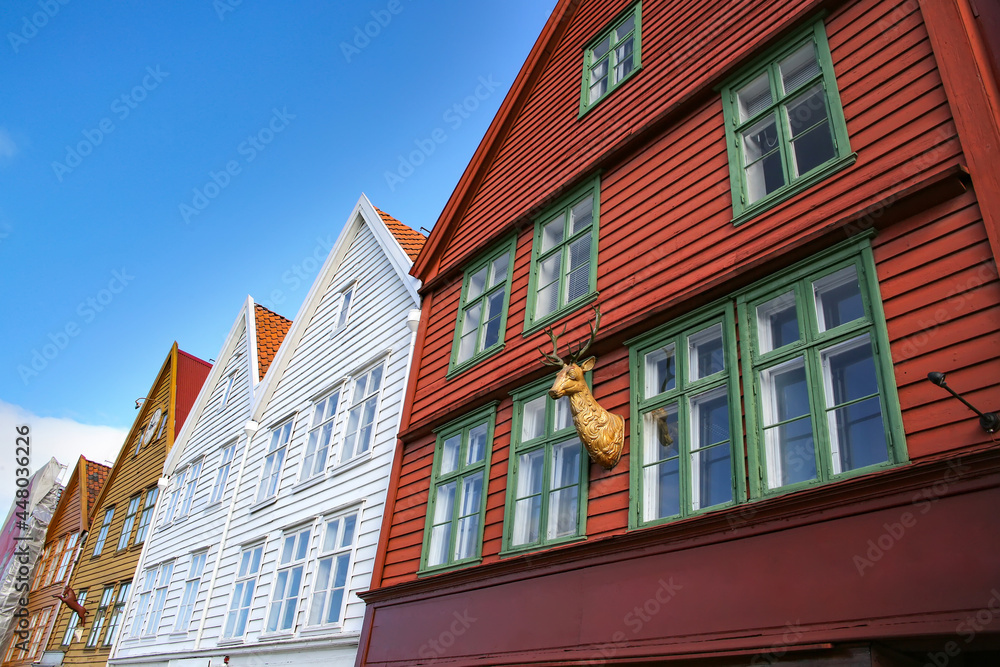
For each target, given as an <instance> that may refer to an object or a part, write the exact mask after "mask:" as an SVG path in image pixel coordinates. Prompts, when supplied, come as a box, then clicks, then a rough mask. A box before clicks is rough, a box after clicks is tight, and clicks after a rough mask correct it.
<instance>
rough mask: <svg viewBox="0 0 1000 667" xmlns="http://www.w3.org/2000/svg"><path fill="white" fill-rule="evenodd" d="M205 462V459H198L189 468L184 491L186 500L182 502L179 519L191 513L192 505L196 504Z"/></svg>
mask: <svg viewBox="0 0 1000 667" xmlns="http://www.w3.org/2000/svg"><path fill="white" fill-rule="evenodd" d="M204 462H205V461H204V459H198V460H197V461H195V462H194V463H192V464H191V465H189V466H188V478H187V482H185V486H184V490H183V496H184V499H183V500H181V511H180V513H179V514H178V515H177V518H178V519H180V518H182V517H186V516H187V515H188V514H190V513H191V504H192V503H193V502H194V494H195V493H197V491H198V480H199V479H200V478H201V467H202V464H204Z"/></svg>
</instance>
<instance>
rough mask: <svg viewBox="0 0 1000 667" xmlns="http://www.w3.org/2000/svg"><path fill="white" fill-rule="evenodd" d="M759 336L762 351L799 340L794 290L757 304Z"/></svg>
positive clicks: (775, 348)
mask: <svg viewBox="0 0 1000 667" xmlns="http://www.w3.org/2000/svg"><path fill="white" fill-rule="evenodd" d="M757 336H758V338H759V344H760V351H761V353H764V352H770V351H771V350H777V349H778V348H779V347H784V346H785V345H788V344H789V343H794V342H795V341H797V340H799V318H798V314H797V312H796V308H795V293H794V292H786V293H785V294H782V295H781V296H778V297H775V298H773V299H771V300H770V301H765V302H764V303H762V304H760V305H759V306H757Z"/></svg>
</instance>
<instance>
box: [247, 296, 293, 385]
mask: <svg viewBox="0 0 1000 667" xmlns="http://www.w3.org/2000/svg"><path fill="white" fill-rule="evenodd" d="M254 322H255V324H256V327H257V368H258V371H259V373H260V375H258V377H259V378H263V377H264V374H265V373H267V369H268V367H269V366H270V365H271V362H272V361H274V355H276V354H277V353H278V348H279V347H281V341H283V340H284V339H285V334H287V333H288V329H289V328H290V327H291V326H292V321H291V320H289V319H287V318H284V317H282V316H281V315H279V314H278V313H276V312H274V311H272V310H268V309H267V308H265V307H264V306H262V305H260V304H259V303H255V304H254Z"/></svg>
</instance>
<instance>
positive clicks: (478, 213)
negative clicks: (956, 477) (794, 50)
mask: <svg viewBox="0 0 1000 667" xmlns="http://www.w3.org/2000/svg"><path fill="white" fill-rule="evenodd" d="M716 4H719V3H716ZM726 4H727V7H728V9H727V10H726V11H720V10H719V7H718V6H713V5H712V4H711V3H706V4H701V5H691V4H690V3H679V2H655V1H650V2H645V3H643V47H642V55H643V70H644V71H643V72H641V73H640V74H638V75H636V76H635V77H634V79H633V80H632V81H630V82H628V83H627V84H625V85H623V86H622V88H621V89H619V90H618V91H616V92H614V93H613V94H612V96H611V97H609V99H608V100H607V101H605V102H603V103H602V104H601V105H599V106H598V107H596V108H595V109H593V110H592V111H590V112H589V113H588V114H587V115H586V116H584V117H583V119H578V118H577V105H578V102H579V86H580V78H579V66H580V53H581V49H582V45H583V44H584V43H585V42H586V41H587V40H588V39H589V38H590V37H592V36H593V35H594V34H596V33H597V32H599V31H600V29H601V28H602V27H604V26H605V25H607V23H608V22H609V21H610V20H611V18H612V17H613V16H614V15H615V14H616V13H617V12H618V11H619V10H620V9H621V8H622V7H623V6H624V5H622V3H612V2H598V1H597V0H593V1H589V2H583V3H582V5H581V6H580V8H579V9H578V10H577V11H576V12H575V13H574V14H573V15H572V19H571V23H570V26H569V27H568V28H567V30H566V32H565V34H564V35H563V38H562V40H561V41H560V42H559V43H558V44H557V45H555V46H554V51H553V54H552V56H551V58H550V59H549V60H548V61H546V62H544V63H543V71H542V72H541V74H540V75H539V77H538V80H537V82H536V83H535V86H534V87H533V88H532V90H531V91H530V92H529V93H528V94H527V95H526V101H525V102H524V106H523V108H522V109H521V111H520V113H519V114H518V115H517V117H516V118H515V119H513V121H512V124H511V129H510V131H509V132H508V133H507V135H506V136H504V137H503V139H502V142H501V145H500V147H499V148H498V152H497V154H496V156H495V158H494V159H493V161H492V162H491V163H490V164H489V165H488V166H487V167H486V168H485V171H486V173H485V175H484V176H483V180H482V183H481V185H480V187H479V188H478V190H477V191H476V192H475V194H474V196H473V197H472V200H471V203H470V204H469V205H468V208H467V209H465V210H464V211H463V212H462V215H461V217H460V218H459V219H457V220H445V221H443V222H441V223H439V224H446V223H447V224H448V225H449V226H448V227H447V230H446V231H442V232H441V233H442V234H444V237H443V238H444V239H445V241H444V242H443V245H442V246H441V247H440V248H438V249H437V252H438V253H439V256H438V257H437V258H436V259H435V258H432V259H430V260H427V261H426V262H422V263H421V266H422V267H425V269H426V271H425V273H422V274H420V277H421V278H422V279H424V280H425V281H426V282H428V283H430V285H431V287H430V289H431V290H432V291H433V304H434V308H433V309H432V310H431V312H428V313H425V314H424V317H425V318H426V333H425V335H424V339H423V341H422V342H423V350H422V355H421V357H420V359H419V360H418V361H416V362H415V373H416V376H417V377H416V379H415V390H414V392H413V403H412V406H411V418H410V421H409V424H408V425H407V431H406V432H405V433H404V439H405V441H406V445H405V449H404V451H403V457H402V462H401V468H400V474H399V478H398V486H397V488H396V494H395V507H394V513H393V518H392V525H391V528H390V530H389V533H388V535H387V537H386V540H385V549H386V555H385V568H384V572H383V573H382V574H383V577H382V584H383V585H385V586H389V585H392V584H397V583H401V582H404V581H412V580H414V579H415V578H416V572H417V569H418V566H419V558H420V548H421V540H422V538H423V530H424V526H425V522H426V508H427V494H428V488H429V477H430V469H431V464H432V458H433V449H434V438H433V435H429V434H428V432H429V431H430V429H432V428H435V427H437V426H439V425H441V424H442V423H444V422H446V421H448V420H449V419H452V418H454V416H456V415H459V414H462V413H464V412H467V411H469V410H471V409H473V408H475V407H476V406H477V405H481V404H482V403H484V402H486V401H488V400H500V405H499V407H498V411H497V423H496V431H495V437H494V442H493V455H492V460H491V470H490V484H489V487H488V495H487V510H486V519H485V526H484V538H483V563H484V564H488V563H491V562H496V561H498V560H499V555H498V554H499V551H500V546H501V537H502V530H503V519H504V499H505V494H506V475H507V465H508V458H509V447H510V420H511V411H512V402H511V400H510V398H509V395H508V394H509V392H510V391H512V390H513V389H516V388H517V387H519V386H522V385H524V384H526V383H527V382H529V381H531V380H534V379H535V378H538V377H540V376H542V375H544V374H545V373H546V372H547V371H546V370H544V369H543V368H542V367H541V365H540V364H538V363H537V362H536V359H537V357H538V353H537V352H536V351H535V347H536V346H538V345H542V344H543V343H544V344H545V345H547V344H548V340H547V338H545V337H544V336H543V335H542V334H541V333H540V332H539V333H535V334H533V335H531V336H528V337H524V336H523V330H524V320H525V307H526V302H527V285H528V272H529V268H530V257H531V243H532V234H533V224H532V223H533V217H534V216H535V215H537V214H538V213H540V212H541V210H543V209H544V207H545V205H546V204H547V203H548V202H550V201H551V200H552V199H553V197H555V196H557V195H558V194H559V193H562V192H565V191H566V190H567V189H568V188H569V187H571V186H572V185H574V184H576V183H578V182H580V180H581V179H582V178H586V177H587V176H588V174H590V173H592V172H593V170H594V169H595V168H597V167H600V168H602V169H603V172H602V175H601V211H600V238H599V254H598V262H599V264H598V274H597V288H598V292H599V294H600V296H599V298H598V302H599V303H600V305H601V311H602V316H603V322H604V333H603V336H602V339H603V340H601V341H599V342H598V344H597V346H596V347H597V348H598V350H597V351H598V356H599V362H598V366H597V368H596V369H595V371H594V393H595V396H597V397H598V399H599V401H601V402H602V405H604V407H606V408H607V409H609V410H611V411H612V412H616V413H617V414H621V415H628V412H629V393H630V386H629V377H628V375H629V369H628V358H627V349H626V348H625V347H624V346H623V345H622V343H623V341H624V340H625V339H627V338H628V337H631V336H634V335H637V334H639V333H642V332H643V331H646V330H649V329H651V328H653V327H654V326H655V325H658V324H661V323H663V322H665V321H668V320H669V319H671V318H672V317H675V316H678V315H682V314H683V313H685V312H689V311H691V310H693V309H695V308H696V307H698V306H700V305H703V304H706V303H708V302H710V301H712V300H714V299H716V298H718V297H720V296H724V295H726V294H729V293H732V292H734V291H735V290H738V289H740V288H741V287H744V286H746V285H748V284H750V283H751V282H753V280H754V279H756V278H759V277H763V276H766V275H767V273H769V272H770V271H771V270H774V269H777V268H780V267H782V266H787V265H790V264H791V263H793V262H795V261H797V260H799V259H803V258H805V257H807V256H808V255H809V254H810V253H811V252H813V251H814V250H816V249H818V248H819V247H822V246H824V245H831V244H833V243H835V242H836V241H838V240H842V239H846V238H847V237H848V236H849V235H851V234H854V233H856V232H857V231H859V230H861V229H864V228H866V227H871V226H876V227H879V228H881V231H880V233H879V235H878V236H876V237H875V239H874V240H873V248H874V253H875V260H876V266H877V272H878V278H879V284H880V289H881V292H882V297H883V300H884V307H885V313H886V320H887V329H888V332H889V337H890V341H891V354H892V359H893V362H894V363H895V372H896V382H897V385H898V391H899V398H900V403H901V411H902V415H903V426H904V430H905V433H906V437H907V450H908V454H909V456H910V457H911V458H913V459H915V460H918V459H920V458H923V457H929V456H932V455H938V454H941V453H944V452H946V451H949V450H952V451H954V450H959V449H962V448H968V447H973V446H976V445H979V444H983V443H985V442H988V436H985V435H984V434H983V433H982V432H981V431H980V430H979V429H978V426H977V424H976V423H975V421H974V420H970V419H969V414H970V413H969V412H968V411H967V409H966V408H964V407H963V406H962V405H961V404H959V403H958V402H956V401H954V399H951V398H950V397H949V396H948V395H947V394H945V393H944V392H942V391H941V390H940V389H939V388H937V387H933V386H932V385H930V384H929V383H927V382H926V379H925V376H926V372H927V369H928V368H930V367H931V366H935V367H940V369H942V370H949V372H950V373H951V374H950V375H949V381H950V382H951V381H952V378H954V383H957V384H958V385H959V386H961V387H962V390H963V391H964V392H966V393H968V394H969V396H970V397H972V398H973V400H975V398H977V397H978V398H979V402H980V403H982V404H984V405H988V404H990V402H991V399H992V401H993V402H995V400H996V389H995V382H994V381H993V380H992V379H991V378H995V377H997V372H996V371H997V370H1000V369H998V365H1000V361H998V357H1000V351H998V346H997V345H996V334H995V332H996V330H997V328H998V325H1000V310H998V308H1000V307H998V305H997V304H998V303H1000V299H998V290H1000V284H998V281H997V278H996V265H995V258H994V257H993V255H992V253H991V250H990V246H989V238H988V235H987V233H986V229H985V227H984V224H983V221H982V216H981V214H980V212H979V209H978V205H977V200H976V196H975V194H974V193H973V192H971V191H970V192H967V193H965V194H963V195H961V196H959V197H953V198H951V199H946V200H945V201H939V200H940V197H939V198H938V199H928V202H929V205H928V206H926V207H924V208H923V209H921V210H916V211H914V212H913V214H912V215H909V217H903V218H900V215H899V214H896V215H895V217H894V218H893V219H892V221H891V223H890V221H889V219H890V218H891V217H892V215H891V213H892V211H891V209H892V207H893V206H894V205H896V204H897V203H899V202H900V201H903V199H904V198H905V197H906V196H909V194H908V193H910V192H912V191H913V189H915V188H916V189H919V188H927V187H929V186H927V185H926V184H927V183H930V182H934V181H935V179H938V178H943V177H942V176H941V175H942V174H946V173H953V172H954V170H955V169H956V168H957V167H958V166H959V165H961V164H963V161H964V158H963V153H962V147H961V145H960V142H959V139H958V136H957V132H956V127H955V124H954V122H953V120H952V116H951V111H950V107H949V103H948V100H947V98H946V95H945V90H944V87H943V85H942V81H941V75H940V73H939V71H938V69H937V65H936V61H935V54H934V53H933V51H932V48H931V44H930V41H929V39H928V34H927V29H926V26H925V25H924V23H923V18H922V15H921V13H920V11H919V9H918V8H917V4H916V3H913V2H906V1H904V0H899V1H877V0H857V1H854V2H842V3H827V7H830V8H831V9H830V12H829V14H828V15H826V16H825V18H824V24H825V26H826V32H827V36H828V39H829V42H830V47H831V53H832V58H833V64H834V69H835V72H836V74H837V85H838V89H839V92H840V96H841V99H842V102H843V108H844V114H845V118H846V122H847V129H848V134H849V136H850V141H851V147H852V149H853V150H854V151H855V152H856V153H857V155H858V159H857V162H856V164H854V165H853V166H852V167H850V168H848V169H846V170H844V171H841V172H839V173H838V174H835V175H834V176H832V177H830V178H828V179H826V180H824V181H822V182H820V183H818V184H816V185H815V186H813V187H811V188H809V189H808V190H806V191H805V192H803V193H801V194H799V195H797V196H795V197H792V198H791V199H789V200H787V201H785V202H783V203H780V204H778V205H776V206H774V207H773V208H772V209H770V210H768V211H767V212H766V213H765V214H763V215H760V216H758V217H756V218H753V219H751V220H749V221H747V222H746V223H744V224H742V225H741V226H739V227H735V228H734V226H733V224H732V206H731V195H730V183H729V164H728V160H727V151H726V145H725V130H724V125H723V112H722V102H721V100H720V99H719V94H718V93H717V92H715V91H714V90H713V89H712V86H714V85H716V84H718V83H719V82H721V81H722V80H723V79H724V78H725V76H728V75H729V74H731V73H732V72H733V71H735V70H736V69H738V68H739V67H740V65H741V63H744V62H747V61H749V60H750V59H752V58H753V57H754V54H756V53H758V52H759V51H760V50H761V47H762V45H764V43H765V42H767V43H770V42H773V39H772V37H773V35H770V36H768V35H767V34H765V32H764V31H765V30H766V29H767V28H766V27H761V26H762V25H763V23H764V22H757V21H742V20H740V17H746V16H748V15H754V16H760V15H767V16H769V21H768V22H766V23H767V25H768V26H780V25H782V21H783V20H785V19H787V18H789V17H800V19H799V20H797V21H795V22H793V23H794V25H793V24H789V27H791V28H794V27H796V26H798V25H802V24H804V23H805V22H808V20H809V17H810V16H813V15H814V14H813V13H814V11H815V10H817V9H818V6H817V5H816V4H815V3H807V2H800V3H773V2H766V1H763V2H761V1H750V2H739V3H736V5H737V6H735V7H734V6H732V5H733V3H726ZM779 4H780V6H779ZM801 17H805V19H804V20H802V19H801ZM692 26H697V28H696V29H691V28H692ZM647 127H650V128H652V129H645V128H647ZM640 131H641V132H644V134H641V138H642V141H637V140H633V141H631V143H630V136H631V135H632V134H637V135H638V134H640ZM949 170H950V171H949ZM955 191H956V192H957V189H956V190H955ZM918 208H919V207H918ZM909 210H910V209H907V211H909ZM866 212H867V214H868V215H867V217H862V219H861V220H860V222H857V223H852V224H850V225H847V226H845V227H844V229H843V231H837V230H835V229H834V230H831V231H830V232H826V233H825V235H821V236H817V230H820V229H822V228H823V227H825V226H827V225H829V224H830V223H831V222H833V221H836V220H838V219H842V218H847V217H848V216H851V215H860V214H862V213H866ZM883 216H884V218H885V219H884V220H883ZM509 233H516V234H517V243H516V251H515V260H514V264H513V267H512V286H511V297H510V304H509V309H508V319H507V329H506V331H505V334H504V342H505V347H504V350H503V351H502V352H501V353H499V354H496V355H494V356H493V357H491V358H488V359H486V360H485V361H483V362H481V363H479V364H477V365H476V366H474V367H473V368H471V369H470V370H468V371H466V372H464V373H462V374H461V375H459V376H457V377H455V378H451V379H449V378H447V377H446V373H447V371H448V363H449V358H450V354H451V351H452V344H453V340H454V329H455V321H456V316H457V315H456V311H457V308H458V304H459V300H460V297H461V287H462V275H461V272H460V271H459V269H461V267H462V266H463V265H465V264H466V263H467V262H468V261H469V260H470V259H473V258H475V256H476V255H477V254H478V253H480V252H482V251H483V250H485V249H486V248H487V247H488V246H489V243H488V241H490V240H492V239H495V238H499V237H502V236H503V235H505V234H509ZM817 239H821V240H817ZM807 248H808V251H807V250H806V249H807ZM765 264H766V266H767V267H769V268H767V269H765V268H762V266H764V265H765ZM590 316H591V312H590V311H589V309H586V308H581V309H578V310H577V311H576V312H575V313H573V314H571V315H569V316H566V317H565V318H563V320H564V321H565V322H566V323H568V326H569V330H570V331H581V332H582V331H584V330H585V322H586V320H587V319H588V318H589V317H590ZM626 419H627V417H626ZM626 430H627V429H626ZM946 432H947V433H948V437H942V436H943V434H944V433H946ZM629 449H630V444H629V443H628V437H627V436H626V449H625V454H624V456H623V458H622V461H621V463H620V464H619V466H618V467H617V468H616V469H615V470H614V471H612V472H610V473H608V472H605V471H603V470H600V469H598V468H597V466H591V468H592V469H591V478H590V488H589V493H588V496H589V501H588V521H587V536H588V540H595V539H601V538H604V537H609V536H613V535H617V534H621V533H624V532H625V531H626V529H627V526H628V508H629V497H628V494H629V488H628V485H629V479H628V466H629Z"/></svg>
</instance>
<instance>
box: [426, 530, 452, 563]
mask: <svg viewBox="0 0 1000 667" xmlns="http://www.w3.org/2000/svg"><path fill="white" fill-rule="evenodd" d="M450 543H451V524H450V523H443V524H441V525H440V526H434V527H433V528H431V543H430V549H429V552H428V554H427V566H428V567H434V566H435V565H441V564H442V563H444V562H445V561H446V560H447V557H448V545H449V544H450Z"/></svg>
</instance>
